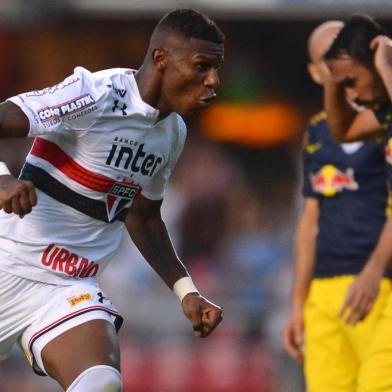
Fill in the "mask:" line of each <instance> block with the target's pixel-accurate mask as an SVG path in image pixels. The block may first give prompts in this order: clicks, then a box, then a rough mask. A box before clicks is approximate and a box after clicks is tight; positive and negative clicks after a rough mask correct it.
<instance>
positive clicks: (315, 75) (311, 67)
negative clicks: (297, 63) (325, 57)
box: [308, 63, 321, 84]
mask: <svg viewBox="0 0 392 392" xmlns="http://www.w3.org/2000/svg"><path fill="white" fill-rule="evenodd" d="M308 72H309V75H310V77H311V78H312V79H313V81H314V82H315V83H317V84H321V77H320V74H319V72H318V70H317V67H316V66H315V65H314V64H313V63H309V64H308Z"/></svg>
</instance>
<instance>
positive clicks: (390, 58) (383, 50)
mask: <svg viewBox="0 0 392 392" xmlns="http://www.w3.org/2000/svg"><path fill="white" fill-rule="evenodd" d="M370 49H372V50H373V51H374V66H375V67H376V69H377V70H378V72H380V74H381V75H383V72H385V71H390V70H391V67H392V40H391V39H390V38H389V37H387V36H386V35H379V36H377V37H376V38H374V39H373V40H372V42H371V43H370Z"/></svg>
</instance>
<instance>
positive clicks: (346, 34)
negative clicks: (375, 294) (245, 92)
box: [325, 14, 392, 391]
mask: <svg viewBox="0 0 392 392" xmlns="http://www.w3.org/2000/svg"><path fill="white" fill-rule="evenodd" d="M326 60H327V63H328V65H329V69H330V71H331V73H330V74H328V73H326V75H325V81H326V83H325V105H326V109H327V112H328V118H329V121H330V125H331V129H332V131H333V132H334V134H335V135H336V136H337V137H339V138H340V139H342V140H355V139H363V138H374V137H377V136H378V135H383V136H384V141H385V156H386V161H387V167H388V180H389V184H391V180H392V178H391V171H390V169H391V164H392V160H391V147H390V146H391V140H392V139H391V136H392V134H391V119H392V117H391V113H392V106H391V96H392V95H391V91H392V90H391V87H392V85H391V83H392V77H391V76H392V41H391V40H390V39H389V38H388V37H387V36H386V33H385V31H384V29H383V28H382V27H381V26H380V25H379V24H378V23H377V22H375V21H374V20H373V19H372V18H371V17H369V16H367V15H361V14H356V15H353V16H352V17H351V18H350V20H349V21H348V22H347V23H346V25H345V27H344V28H343V29H342V31H341V32H340V33H339V35H338V36H337V38H336V40H335V41H334V43H333V45H332V46H331V48H330V49H329V50H328V52H327V53H326ZM345 93H349V94H350V95H352V96H353V99H354V101H355V102H356V103H358V104H360V105H362V106H364V107H366V110H363V111H361V112H359V113H357V112H355V111H353V110H352V108H350V106H349V105H347V103H346V102H345V100H344V94H345ZM391 258H392V222H391V218H389V219H388V222H387V224H386V227H385V229H384V231H383V234H382V236H381V237H380V241H379V244H378V246H377V249H376V250H375V252H374V253H373V255H372V259H373V264H374V265H379V266H380V267H381V266H382V265H386V264H387V263H388V262H390V260H391ZM391 306H392V303H391V298H390V299H389V301H388V303H387V306H386V308H385V310H384V312H383V314H382V317H381V319H380V320H379V322H378V324H377V327H376V330H375V332H374V336H373V339H372V341H371V344H370V345H369V348H368V352H367V355H366V358H365V359H364V361H363V365H362V369H361V372H360V375H359V382H358V390H359V391H381V390H390V389H392V378H391V369H392V339H391V334H390V330H391V325H392V319H391V314H392V313H391V309H392V307H391Z"/></svg>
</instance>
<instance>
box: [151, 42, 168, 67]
mask: <svg viewBox="0 0 392 392" xmlns="http://www.w3.org/2000/svg"><path fill="white" fill-rule="evenodd" d="M152 62H153V63H154V65H155V68H156V69H157V70H158V71H159V72H163V71H164V70H165V69H166V65H167V51H166V50H165V49H163V48H155V49H154V50H153V51H152Z"/></svg>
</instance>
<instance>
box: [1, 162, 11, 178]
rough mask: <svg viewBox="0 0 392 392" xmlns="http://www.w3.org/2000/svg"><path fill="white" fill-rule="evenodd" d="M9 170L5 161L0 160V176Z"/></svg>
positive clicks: (6, 173)
mask: <svg viewBox="0 0 392 392" xmlns="http://www.w3.org/2000/svg"><path fill="white" fill-rule="evenodd" d="M10 174H11V172H10V171H9V169H8V166H7V165H6V164H5V162H2V161H0V176H4V175H10Z"/></svg>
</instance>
